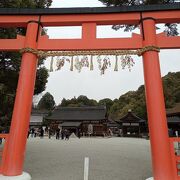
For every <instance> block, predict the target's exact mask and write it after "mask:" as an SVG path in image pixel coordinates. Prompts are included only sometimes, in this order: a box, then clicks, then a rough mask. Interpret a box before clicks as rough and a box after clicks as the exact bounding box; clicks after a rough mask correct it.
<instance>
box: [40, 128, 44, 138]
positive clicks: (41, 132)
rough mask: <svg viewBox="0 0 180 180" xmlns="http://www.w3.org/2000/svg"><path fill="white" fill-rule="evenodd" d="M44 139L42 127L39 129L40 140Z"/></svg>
mask: <svg viewBox="0 0 180 180" xmlns="http://www.w3.org/2000/svg"><path fill="white" fill-rule="evenodd" d="M43 137H44V129H43V127H41V129H40V138H43Z"/></svg>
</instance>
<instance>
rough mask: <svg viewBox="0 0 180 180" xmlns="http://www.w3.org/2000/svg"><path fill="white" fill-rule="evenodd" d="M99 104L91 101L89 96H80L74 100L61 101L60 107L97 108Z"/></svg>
mask: <svg viewBox="0 0 180 180" xmlns="http://www.w3.org/2000/svg"><path fill="white" fill-rule="evenodd" d="M97 105H98V103H97V101H96V100H94V99H89V98H88V97H87V96H84V95H80V96H79V97H78V98H76V97H74V98H72V99H70V100H69V99H67V100H66V99H65V98H63V100H62V101H61V104H60V105H59V106H62V107H82V106H97Z"/></svg>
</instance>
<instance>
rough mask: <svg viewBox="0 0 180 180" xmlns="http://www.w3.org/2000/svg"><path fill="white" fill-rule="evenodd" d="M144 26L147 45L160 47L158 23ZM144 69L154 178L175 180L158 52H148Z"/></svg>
mask: <svg viewBox="0 0 180 180" xmlns="http://www.w3.org/2000/svg"><path fill="white" fill-rule="evenodd" d="M142 23H143V24H142V28H141V30H142V36H143V46H151V45H154V46H156V27H155V20H154V19H152V18H145V19H144V20H143V21H142ZM143 66H144V80H145V91H146V104H147V111H148V125H149V133H150V141H151V154H152V164H153V175H154V179H155V180H175V177H174V173H173V169H172V167H173V166H172V158H171V152H170V142H169V136H168V127H167V120H166V111H165V103H164V95H163V87H162V79H161V73H160V64H159V55H158V52H156V51H148V52H145V53H144V54H143Z"/></svg>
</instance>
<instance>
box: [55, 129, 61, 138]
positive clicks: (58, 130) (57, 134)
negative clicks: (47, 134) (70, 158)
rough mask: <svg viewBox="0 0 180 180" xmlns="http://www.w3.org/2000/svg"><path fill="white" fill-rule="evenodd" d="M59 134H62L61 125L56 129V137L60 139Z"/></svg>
mask: <svg viewBox="0 0 180 180" xmlns="http://www.w3.org/2000/svg"><path fill="white" fill-rule="evenodd" d="M59 135H60V129H59V127H58V128H57V129H56V139H59Z"/></svg>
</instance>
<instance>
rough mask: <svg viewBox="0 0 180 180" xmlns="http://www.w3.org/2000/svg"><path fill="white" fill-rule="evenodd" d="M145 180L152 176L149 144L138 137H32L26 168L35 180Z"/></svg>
mask: <svg viewBox="0 0 180 180" xmlns="http://www.w3.org/2000/svg"><path fill="white" fill-rule="evenodd" d="M85 157H89V179H88V180H145V179H146V178H148V177H150V176H152V171H151V169H152V168H151V159H150V145H149V141H148V140H145V139H136V138H81V139H77V138H71V139H70V140H69V141H65V140H55V139H54V138H53V139H50V140H49V139H47V138H44V139H39V138H30V139H29V140H28V145H27V152H26V160H25V167H24V170H25V171H26V172H28V173H30V174H31V176H32V179H33V180H83V176H84V175H83V171H84V158H85Z"/></svg>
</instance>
